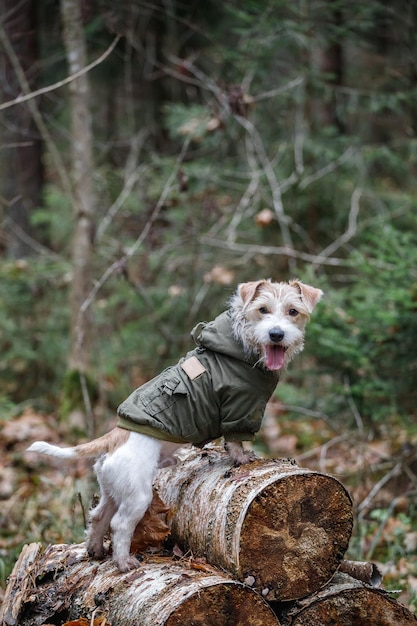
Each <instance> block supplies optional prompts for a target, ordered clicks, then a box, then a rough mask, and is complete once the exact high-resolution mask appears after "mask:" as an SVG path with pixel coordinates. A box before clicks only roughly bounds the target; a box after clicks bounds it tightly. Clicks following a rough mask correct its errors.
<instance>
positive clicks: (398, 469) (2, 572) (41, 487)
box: [0, 405, 417, 612]
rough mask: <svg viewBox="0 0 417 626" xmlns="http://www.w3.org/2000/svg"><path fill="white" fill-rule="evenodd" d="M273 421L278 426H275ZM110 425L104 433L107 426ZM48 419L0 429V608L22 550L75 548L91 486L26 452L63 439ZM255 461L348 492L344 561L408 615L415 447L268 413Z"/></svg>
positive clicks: (413, 559)
mask: <svg viewBox="0 0 417 626" xmlns="http://www.w3.org/2000/svg"><path fill="white" fill-rule="evenodd" d="M277 417H279V419H276V418H277ZM110 426H111V425H109V427H110ZM58 430H59V429H58V428H57V422H56V420H55V418H54V417H53V416H49V415H44V414H38V413H36V412H34V411H32V410H31V409H28V410H26V411H25V412H24V413H23V414H22V415H21V416H19V417H16V418H14V419H12V420H9V421H6V422H3V424H2V428H1V430H0V601H1V599H2V596H3V594H4V590H5V587H6V584H7V576H8V575H9V574H10V572H11V569H12V567H13V564H14V562H15V560H16V558H17V556H18V555H19V553H20V550H21V548H22V546H23V545H24V544H26V543H30V542H34V541H36V542H37V541H39V542H42V543H44V544H45V545H46V544H49V543H72V542H81V541H83V540H84V528H85V520H86V517H87V512H88V509H89V506H90V503H91V501H92V498H93V496H94V493H96V492H97V489H98V488H97V485H96V483H95V481H94V477H93V475H92V472H91V467H90V465H89V464H88V463H87V462H78V463H76V464H73V465H69V464H67V463H65V464H63V462H62V461H59V460H51V459H48V461H47V462H46V461H41V462H39V457H35V455H31V454H27V453H26V452H25V449H26V447H27V446H28V445H29V444H30V443H32V442H33V441H35V440H47V441H51V442H57V443H58V442H60V441H64V440H65V438H64V436H63V435H62V436H61V435H60V433H59V432H58ZM255 448H256V449H257V451H258V452H259V453H260V455H261V456H270V457H275V458H282V457H285V458H289V457H290V458H294V459H296V461H297V462H298V464H299V465H300V466H303V467H306V468H309V469H313V470H318V471H320V472H325V473H329V474H331V475H333V476H335V477H336V478H338V479H339V480H340V481H341V482H342V483H343V484H344V485H345V487H346V488H347V489H348V490H349V493H350V495H351V497H352V500H353V504H354V516H355V525H354V530H353V533H352V538H351V542H350V546H349V550H348V552H347V554H346V558H348V559H352V560H361V561H368V560H370V561H373V562H374V563H376V564H377V565H378V566H379V568H380V570H381V571H382V573H383V575H384V579H383V584H382V585H383V587H384V588H385V589H387V590H389V591H391V592H393V593H394V595H395V597H396V598H397V599H398V600H399V601H400V602H402V603H403V604H405V605H406V606H407V607H408V608H409V609H410V610H412V611H413V612H415V611H416V609H417V575H416V572H417V514H416V513H417V449H416V447H415V445H413V443H412V442H410V437H409V434H408V433H407V432H406V431H403V430H401V428H400V427H398V428H397V429H396V430H395V434H393V432H390V433H389V436H382V435H381V436H380V437H378V438H373V439H372V440H371V439H370V438H369V437H366V436H365V435H364V434H363V433H362V434H361V433H356V434H353V433H346V434H343V435H335V433H334V432H332V431H331V429H330V428H328V426H327V425H326V423H325V422H323V421H322V420H318V419H314V420H311V419H310V420H307V419H305V418H304V419H297V420H294V419H290V418H289V416H286V413H285V411H282V407H279V406H278V405H275V406H274V405H272V406H270V410H269V412H268V414H267V417H266V419H265V422H264V427H263V430H262V434H261V437H260V438H259V439H258V441H257V442H256V444H255Z"/></svg>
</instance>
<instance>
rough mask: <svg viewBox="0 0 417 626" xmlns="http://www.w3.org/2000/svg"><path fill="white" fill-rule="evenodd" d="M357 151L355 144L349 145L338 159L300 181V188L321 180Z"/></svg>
mask: <svg viewBox="0 0 417 626" xmlns="http://www.w3.org/2000/svg"><path fill="white" fill-rule="evenodd" d="M355 152H356V148H354V146H349V148H348V149H347V150H345V152H343V154H341V155H340V156H339V157H338V158H337V159H335V160H334V161H332V162H331V163H328V164H327V165H325V166H324V167H322V168H321V169H320V170H318V171H317V172H315V173H314V174H311V175H310V176H306V177H305V178H304V179H303V180H302V181H301V182H300V189H306V187H308V186H309V185H311V184H312V183H315V182H316V181H317V180H320V178H323V177H324V176H326V174H330V172H333V171H334V170H335V169H337V168H338V167H339V165H341V164H342V163H344V162H345V161H348V160H349V159H350V158H351V157H352V156H353V155H354V154H355Z"/></svg>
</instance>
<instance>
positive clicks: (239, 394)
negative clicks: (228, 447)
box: [220, 387, 266, 441]
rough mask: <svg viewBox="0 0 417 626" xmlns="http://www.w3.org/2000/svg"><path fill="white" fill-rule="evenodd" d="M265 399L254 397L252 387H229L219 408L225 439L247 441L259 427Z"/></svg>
mask: <svg viewBox="0 0 417 626" xmlns="http://www.w3.org/2000/svg"><path fill="white" fill-rule="evenodd" d="M265 407H266V401H265V399H264V398H263V397H262V395H261V394H260V397H258V399H257V398H256V391H254V389H253V387H248V388H246V387H244V388H242V387H239V388H237V387H236V388H233V387H232V388H229V389H228V390H227V392H225V395H224V397H223V400H222V403H221V410H220V418H221V429H222V435H223V436H224V438H225V439H226V441H249V440H251V439H253V437H254V435H255V433H257V432H258V430H259V429H260V427H261V423H262V418H263V415H264V412H265Z"/></svg>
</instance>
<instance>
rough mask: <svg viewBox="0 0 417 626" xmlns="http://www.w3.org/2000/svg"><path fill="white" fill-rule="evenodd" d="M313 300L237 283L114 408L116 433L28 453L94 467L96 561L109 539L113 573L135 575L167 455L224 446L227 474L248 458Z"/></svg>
mask: <svg viewBox="0 0 417 626" xmlns="http://www.w3.org/2000/svg"><path fill="white" fill-rule="evenodd" d="M321 296H322V291H321V290H320V289H316V288H315V287H311V286H309V285H306V284H303V283H302V282H300V281H298V280H293V281H290V282H288V283H284V282H280V283H275V282H271V281H270V280H258V281H254V282H247V283H242V284H240V285H239V286H238V288H237V291H236V292H235V294H234V295H233V296H232V298H231V299H230V301H229V308H228V309H227V310H226V311H224V312H223V313H222V314H220V315H219V316H218V317H216V319H215V320H213V321H212V322H209V323H208V324H206V323H203V324H199V325H197V326H196V327H195V328H194V330H193V331H192V337H193V338H194V341H195V342H196V348H194V350H192V351H191V352H188V353H187V355H186V356H185V357H183V358H182V359H180V361H179V362H178V363H177V364H176V365H174V366H171V367H169V368H167V369H166V370H164V371H163V372H162V373H161V374H159V375H158V376H156V377H155V378H154V379H152V380H151V381H149V382H148V383H145V384H144V385H142V386H141V387H139V388H138V389H136V390H135V391H134V392H133V393H132V394H131V395H130V396H129V397H128V398H127V399H126V400H125V401H124V402H123V403H122V404H121V405H120V406H119V408H118V416H119V420H118V424H117V426H116V427H115V428H114V429H113V430H111V431H110V432H108V433H107V434H105V435H103V436H102V437H100V438H98V439H95V440H93V441H90V442H87V443H84V444H80V445H77V446H75V447H70V448H68V447H67V448H61V447H59V446H55V445H51V444H48V443H45V442H35V443H33V444H32V445H31V446H30V447H29V448H28V450H29V451H31V452H38V453H42V454H46V455H51V456H55V457H58V458H61V459H79V458H87V457H88V458H95V459H97V460H96V462H95V465H94V470H95V472H96V475H97V479H98V482H99V486H100V490H101V499H100V501H99V503H98V505H97V506H96V507H95V508H94V509H93V510H92V512H91V514H90V523H89V527H88V529H87V537H86V545H87V550H88V553H89V554H90V556H92V557H95V558H104V557H105V554H106V553H105V549H104V546H103V538H104V535H105V533H106V532H107V530H108V528H109V526H110V527H111V530H112V548H113V560H114V561H115V563H116V565H117V567H118V568H119V570H120V571H121V572H126V571H129V570H131V569H134V568H137V567H138V566H139V560H138V559H137V558H136V557H135V556H133V555H131V554H130V546H131V540H132V536H133V533H134V530H135V528H136V526H137V524H138V522H139V521H140V520H141V519H142V518H143V516H144V515H145V513H146V511H147V510H148V507H149V506H150V504H151V502H152V497H153V489H152V484H153V479H154V477H155V473H156V471H157V469H158V467H161V466H166V465H169V464H171V463H172V462H174V461H173V457H172V455H173V453H174V452H175V450H176V449H177V448H178V447H180V446H182V445H185V444H189V443H192V444H194V445H198V446H200V447H203V446H204V445H205V444H206V443H208V442H209V441H212V440H214V439H217V438H219V437H224V441H225V443H224V447H225V449H226V451H227V452H228V454H229V455H230V458H231V461H232V462H233V463H234V464H235V465H240V464H243V463H247V462H250V461H251V460H253V459H254V458H256V457H255V455H254V454H253V453H252V452H250V451H247V450H244V449H243V446H242V441H246V440H250V439H252V438H253V437H254V435H255V433H256V432H257V431H258V430H259V428H260V425H261V421H262V417H263V414H264V411H265V408H266V403H267V402H268V400H269V398H270V397H271V395H272V393H273V392H274V390H275V387H276V385H277V383H278V380H279V376H280V372H281V371H284V370H285V369H286V367H287V365H288V363H289V362H290V361H291V360H292V359H293V358H294V356H295V355H296V354H298V353H299V352H300V351H301V350H302V349H303V346H304V329H305V326H306V323H307V321H308V319H309V316H310V313H311V312H312V311H313V309H314V307H315V305H316V304H317V302H318V301H319V300H320V298H321Z"/></svg>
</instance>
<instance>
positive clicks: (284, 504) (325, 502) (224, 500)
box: [155, 447, 353, 600]
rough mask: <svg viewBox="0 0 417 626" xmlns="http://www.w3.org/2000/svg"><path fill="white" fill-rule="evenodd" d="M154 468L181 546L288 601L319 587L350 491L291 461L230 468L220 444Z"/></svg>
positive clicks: (349, 520) (341, 534)
mask: <svg viewBox="0 0 417 626" xmlns="http://www.w3.org/2000/svg"><path fill="white" fill-rule="evenodd" d="M181 461H182V462H181V463H180V464H178V465H177V466H175V467H173V468H166V469H163V470H160V471H159V472H158V476H157V478H156V481H155V486H156V488H157V490H158V492H159V495H160V496H161V498H162V500H163V501H164V502H165V503H166V504H167V505H168V506H170V507H171V508H172V510H173V512H174V514H173V517H172V522H171V524H172V527H171V535H172V538H173V540H174V541H176V542H177V543H178V544H179V545H180V546H181V547H182V548H183V549H185V550H190V551H191V553H192V554H193V555H194V556H200V557H205V558H206V559H207V561H208V562H209V563H211V564H212V565H215V566H217V567H219V568H221V569H224V570H226V571H228V572H230V574H231V575H232V576H233V577H235V578H237V579H238V580H241V581H242V582H244V583H245V584H247V585H249V586H251V587H252V588H254V589H256V590H257V591H258V592H259V593H261V595H262V596H263V597H264V598H266V599H267V600H294V599H297V598H301V597H304V596H306V595H308V594H311V593H313V592H315V591H317V590H318V589H320V588H321V587H322V586H323V585H325V584H326V583H327V582H328V581H329V580H330V579H331V577H332V576H333V574H334V573H335V571H336V570H337V569H338V567H339V564H340V562H341V560H342V559H343V555H344V553H345V551H346V549H347V547H348V544H349V539H350V536H351V532H352V525H353V515H352V502H351V499H350V496H349V494H348V492H347V491H346V489H345V488H344V487H343V485H342V484H341V483H340V482H339V481H338V480H336V479H335V478H333V477H332V476H329V475H326V474H322V473H319V472H315V471H312V470H307V469H302V468H300V467H298V466H297V465H296V464H295V463H294V462H293V461H282V460H272V461H271V460H265V459H259V460H257V461H254V462H252V463H248V464H246V465H242V466H240V467H237V468H234V467H231V461H230V458H229V457H228V455H227V454H226V453H224V452H223V450H222V449H221V448H216V447H209V448H205V449H204V450H203V451H201V450H196V449H191V450H189V451H187V452H186V453H184V454H183V455H182V456H181Z"/></svg>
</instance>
